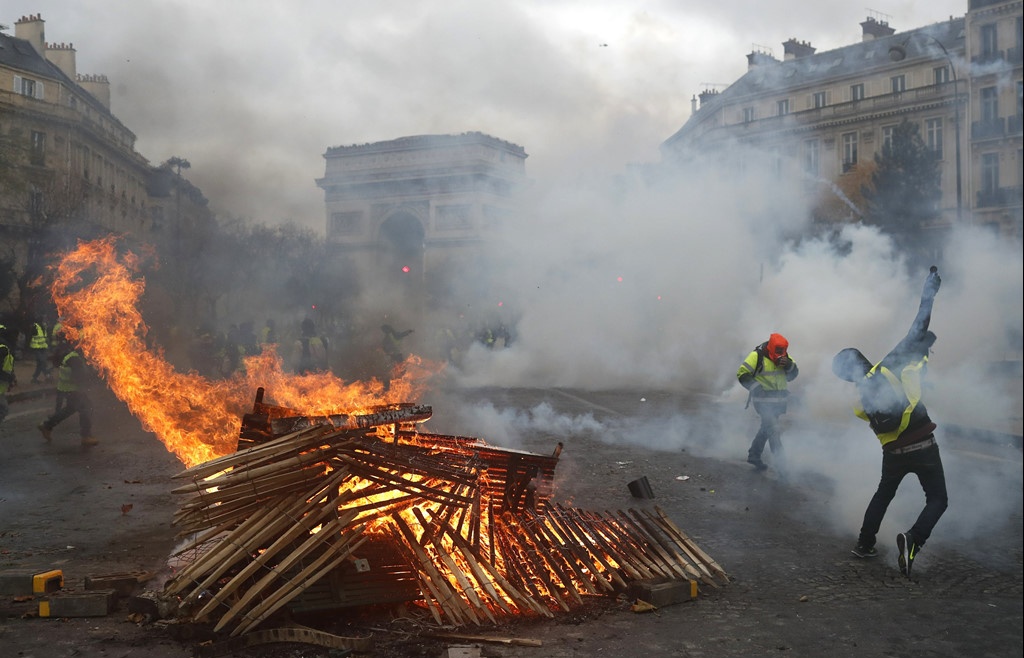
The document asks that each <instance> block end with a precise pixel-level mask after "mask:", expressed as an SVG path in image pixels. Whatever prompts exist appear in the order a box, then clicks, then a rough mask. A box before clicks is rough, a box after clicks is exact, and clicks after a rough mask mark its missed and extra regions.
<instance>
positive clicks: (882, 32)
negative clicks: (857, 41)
mask: <svg viewBox="0 0 1024 658" xmlns="http://www.w3.org/2000/svg"><path fill="white" fill-rule="evenodd" d="M860 26H861V28H863V29H864V37H863V39H862V41H874V40H875V39H880V38H882V37H887V36H889V35H891V34H895V33H896V30H895V29H893V28H891V27H889V23H888V22H886V21H880V20H877V19H874V18H872V17H870V16H868V17H867V18H866V19H865V20H864V22H863V23H861V24H860Z"/></svg>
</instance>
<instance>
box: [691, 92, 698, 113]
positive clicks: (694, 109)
mask: <svg viewBox="0 0 1024 658" xmlns="http://www.w3.org/2000/svg"><path fill="white" fill-rule="evenodd" d="M690 114H697V96H696V95H694V96H693V98H691V99H690Z"/></svg>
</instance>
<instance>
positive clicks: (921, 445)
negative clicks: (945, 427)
mask: <svg viewBox="0 0 1024 658" xmlns="http://www.w3.org/2000/svg"><path fill="white" fill-rule="evenodd" d="M933 445H935V437H931V438H930V439H925V440H924V441H918V442H917V443H911V444H910V445H908V446H903V447H902V448H893V449H892V450H890V451H889V454H890V455H905V454H907V453H908V452H914V451H915V450H924V449H925V448H931V447H932V446H933Z"/></svg>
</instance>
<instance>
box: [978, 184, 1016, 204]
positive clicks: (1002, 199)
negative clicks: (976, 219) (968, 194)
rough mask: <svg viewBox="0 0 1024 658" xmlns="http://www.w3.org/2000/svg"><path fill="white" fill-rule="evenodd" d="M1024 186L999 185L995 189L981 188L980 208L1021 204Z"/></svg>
mask: <svg viewBox="0 0 1024 658" xmlns="http://www.w3.org/2000/svg"><path fill="white" fill-rule="evenodd" d="M1022 190H1024V188H1021V186H1019V185H1018V186H1016V187H997V188H995V189H994V190H981V191H979V192H978V207H979V208H1002V207H1009V206H1019V205H1021V192H1022Z"/></svg>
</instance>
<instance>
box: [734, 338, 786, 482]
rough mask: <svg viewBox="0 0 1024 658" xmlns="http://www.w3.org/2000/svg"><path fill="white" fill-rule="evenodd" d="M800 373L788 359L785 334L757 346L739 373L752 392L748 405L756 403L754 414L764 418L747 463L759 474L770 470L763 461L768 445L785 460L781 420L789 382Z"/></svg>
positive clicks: (748, 453) (740, 379) (743, 384)
mask: <svg viewBox="0 0 1024 658" xmlns="http://www.w3.org/2000/svg"><path fill="white" fill-rule="evenodd" d="M799 374H800V369H799V368H797V366H796V361H794V360H793V359H791V358H790V357H789V341H788V340H786V338H785V336H783V335H782V334H772V335H771V336H769V338H768V340H767V341H766V342H764V343H761V344H760V345H758V346H757V347H755V348H754V349H753V351H751V352H750V354H748V355H747V358H746V359H744V360H743V363H741V364H740V367H739V370H737V371H736V379H738V380H739V382H740V385H742V386H743V388H745V389H747V390H748V391H750V394H749V396H748V397H747V406H750V403H751V402H753V403H754V411H756V412H757V415H758V416H760V417H761V427H760V428H758V430H757V434H755V435H754V441H753V442H752V443H751V444H750V449H749V450H748V451H747V462H749V463H751V464H753V465H754V468H756V469H757V470H759V471H763V470H765V469H766V468H768V466H767V465H766V464H765V463H764V462H763V461H762V460H761V453H763V452H764V444H765V443H767V444H768V446H769V447H770V448H771V451H772V455H774V456H775V457H776V458H777V459H778V458H781V457H782V441H781V439H780V436H781V432H780V430H779V417H780V416H782V414H784V413H786V406H787V400H788V399H789V382H791V381H793V380H794V379H796V377H797V375H799Z"/></svg>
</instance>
